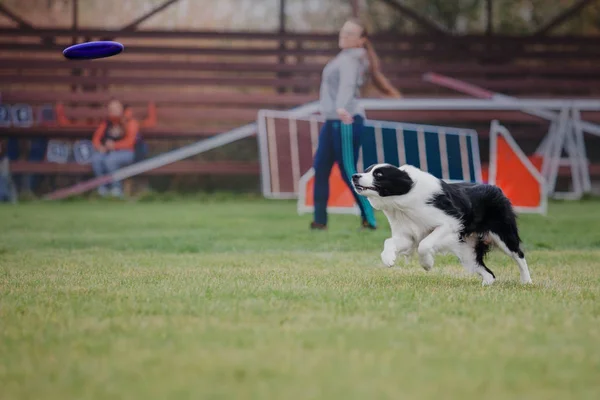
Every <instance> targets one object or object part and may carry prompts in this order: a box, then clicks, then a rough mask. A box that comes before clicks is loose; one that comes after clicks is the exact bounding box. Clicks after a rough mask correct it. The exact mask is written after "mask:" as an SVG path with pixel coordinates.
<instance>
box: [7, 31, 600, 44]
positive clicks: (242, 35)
mask: <svg viewBox="0 0 600 400" xmlns="http://www.w3.org/2000/svg"><path fill="white" fill-rule="evenodd" d="M73 35H77V36H80V37H91V38H106V37H112V38H117V37H120V38H138V39H157V40H158V39H163V40H171V39H215V40H223V39H224V40H243V41H253V40H256V41H273V42H277V43H278V42H279V41H280V40H289V41H312V42H323V43H331V44H335V43H337V40H338V38H337V35H336V34H331V33H294V32H286V33H285V34H283V35H280V34H278V33H274V32H256V31H254V32H253V31H202V30H172V29H163V30H160V29H144V30H137V31H124V32H121V31H118V30H109V29H79V30H77V31H73V30H72V29H69V28H56V27H49V28H36V29H35V30H32V31H23V30H20V29H15V28H7V27H2V28H0V37H11V38H15V37H39V36H42V37H68V38H70V37H72V36H73ZM371 36H372V39H373V41H374V42H375V43H388V42H389V43H402V44H405V43H414V44H422V43H426V42H431V41H438V42H439V41H444V42H443V43H444V44H446V43H449V42H452V43H466V44H481V42H482V40H483V39H487V37H486V36H485V35H479V34H467V35H461V36H459V37H451V38H445V37H440V36H437V35H430V34H414V35H401V34H397V33H383V34H374V35H371ZM489 43H491V44H494V45H503V44H515V43H523V44H527V45H552V44H559V45H560V44H570V45H597V44H598V36H594V35H588V36H582V35H556V36H552V37H549V36H541V37H533V36H523V35H501V34H496V35H494V37H493V40H492V41H490V42H489Z"/></svg>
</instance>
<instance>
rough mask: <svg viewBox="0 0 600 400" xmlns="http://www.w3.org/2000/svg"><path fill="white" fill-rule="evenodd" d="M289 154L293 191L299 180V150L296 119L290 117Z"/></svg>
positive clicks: (296, 189) (295, 190) (296, 188)
mask: <svg viewBox="0 0 600 400" xmlns="http://www.w3.org/2000/svg"><path fill="white" fill-rule="evenodd" d="M290 154H291V160H290V161H291V162H292V177H293V179H294V182H293V185H294V192H297V191H298V181H299V180H300V152H299V150H298V121H297V120H296V119H295V118H290Z"/></svg>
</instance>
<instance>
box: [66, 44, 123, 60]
mask: <svg viewBox="0 0 600 400" xmlns="http://www.w3.org/2000/svg"><path fill="white" fill-rule="evenodd" d="M123 48H124V46H123V45H122V44H121V43H119V42H113V41H109V40H106V41H96V42H85V43H78V44H74V45H73V46H70V47H67V48H66V49H65V50H64V51H63V55H64V56H65V57H66V58H68V59H70V60H92V59H95V58H105V57H111V56H114V55H117V54H119V53H120V52H122V51H123Z"/></svg>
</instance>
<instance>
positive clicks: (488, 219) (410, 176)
mask: <svg viewBox="0 0 600 400" xmlns="http://www.w3.org/2000/svg"><path fill="white" fill-rule="evenodd" d="M352 183H353V185H354V189H355V190H356V192H357V193H358V194H360V195H363V196H365V197H367V198H368V200H369V202H370V203H371V205H372V206H373V208H375V209H377V210H381V211H383V212H384V214H385V215H386V217H387V218H388V220H389V223H390V227H391V229H392V237H390V238H389V239H386V241H385V244H384V246H383V252H382V253H381V260H382V261H383V263H384V264H385V265H386V266H388V267H391V266H393V265H394V262H395V261H396V257H397V256H398V255H405V256H408V255H410V254H412V253H413V252H414V250H417V253H418V255H419V261H420V263H421V265H422V266H423V268H424V269H425V270H427V271H429V270H430V269H431V268H432V267H433V261H434V255H435V254H436V253H445V252H450V253H453V254H455V255H456V256H457V257H458V259H459V260H460V262H461V264H462V265H463V267H464V268H465V269H466V270H467V271H469V272H472V273H477V274H479V275H481V278H482V280H483V285H490V284H492V283H493V282H494V280H495V279H496V277H495V275H494V273H493V272H492V271H491V270H490V269H488V268H487V267H486V266H485V264H484V260H483V259H484V256H485V255H486V253H487V252H488V251H489V250H490V248H491V247H492V246H493V245H495V246H497V247H498V248H500V249H501V250H502V251H504V253H506V254H507V255H509V256H510V257H512V258H513V259H514V260H515V261H516V262H517V264H518V266H519V270H520V273H521V282H522V283H531V277H530V276H529V269H528V267H527V262H526V261H525V255H524V254H523V251H521V239H520V238H519V232H518V229H517V222H516V216H515V213H514V211H513V208H512V205H511V203H510V201H509V200H508V199H507V198H506V196H504V194H503V193H502V190H500V189H499V188H498V187H496V186H492V185H483V184H472V183H447V182H444V181H443V180H441V179H438V178H436V177H435V176H433V175H431V174H429V173H427V172H424V171H422V170H420V169H418V168H416V167H413V166H411V165H403V166H401V167H400V168H397V167H395V166H393V165H389V164H376V165H372V166H371V167H369V168H368V169H367V170H366V171H365V172H364V173H360V174H355V175H353V176H352Z"/></svg>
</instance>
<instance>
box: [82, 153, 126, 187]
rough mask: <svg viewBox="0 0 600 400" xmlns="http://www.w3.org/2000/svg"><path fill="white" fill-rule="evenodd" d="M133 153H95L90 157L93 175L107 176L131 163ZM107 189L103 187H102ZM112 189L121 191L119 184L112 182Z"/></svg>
mask: <svg viewBox="0 0 600 400" xmlns="http://www.w3.org/2000/svg"><path fill="white" fill-rule="evenodd" d="M133 157H134V153H133V151H130V150H115V151H109V152H107V153H100V152H98V151H97V152H95V153H94V155H93V156H92V169H93V170H94V175H96V176H97V177H98V176H102V175H109V174H112V173H113V172H115V171H116V170H118V169H119V168H121V167H124V166H126V165H129V164H131V163H133ZM102 187H103V188H104V189H107V187H106V186H105V185H103V186H102ZM112 187H114V188H118V189H121V182H114V183H113V184H112Z"/></svg>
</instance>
